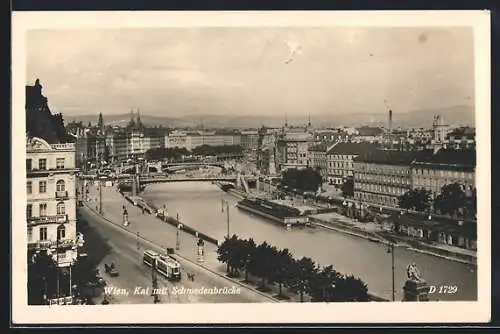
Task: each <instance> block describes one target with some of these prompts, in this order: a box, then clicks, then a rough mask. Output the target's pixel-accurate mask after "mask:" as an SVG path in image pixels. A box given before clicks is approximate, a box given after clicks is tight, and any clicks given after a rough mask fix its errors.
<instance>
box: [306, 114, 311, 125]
mask: <svg viewBox="0 0 500 334" xmlns="http://www.w3.org/2000/svg"><path fill="white" fill-rule="evenodd" d="M307 126H311V113H308V114H307Z"/></svg>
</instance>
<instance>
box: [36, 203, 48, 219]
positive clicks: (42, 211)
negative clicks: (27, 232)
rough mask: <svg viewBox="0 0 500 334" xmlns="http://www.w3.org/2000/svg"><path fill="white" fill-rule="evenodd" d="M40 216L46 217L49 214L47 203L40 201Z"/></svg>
mask: <svg viewBox="0 0 500 334" xmlns="http://www.w3.org/2000/svg"><path fill="white" fill-rule="evenodd" d="M38 210H39V211H38V212H39V214H38V216H40V217H44V216H46V215H47V203H40V205H39V206H38Z"/></svg>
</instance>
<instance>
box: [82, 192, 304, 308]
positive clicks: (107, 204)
mask: <svg viewBox="0 0 500 334" xmlns="http://www.w3.org/2000/svg"><path fill="white" fill-rule="evenodd" d="M97 195H98V192H97V191H96V189H95V187H91V188H90V197H94V198H96V196H97ZM102 196H103V198H102V202H103V216H104V217H105V218H106V219H108V220H110V221H112V222H114V223H115V224H121V222H122V210H123V205H125V207H126V209H127V211H128V220H129V222H130V225H129V226H128V227H126V229H127V230H129V231H130V232H133V233H135V234H136V235H138V237H137V242H141V243H142V242H143V241H144V240H146V241H147V242H151V243H153V244H154V245H156V246H159V247H161V248H163V249H165V250H166V248H175V246H176V240H177V229H176V228H175V227H174V226H172V225H170V224H168V223H165V222H163V221H161V220H160V219H158V218H157V217H156V216H154V215H150V214H147V213H145V214H143V213H142V210H141V209H140V208H138V207H136V206H133V205H131V204H130V203H129V202H128V201H126V200H125V198H124V197H123V196H122V195H121V194H120V193H119V192H117V191H116V190H115V189H114V188H111V187H109V188H106V187H103V189H102ZM95 202H96V201H95V200H94V201H93V202H92V203H91V205H89V208H90V209H92V210H94V209H95V208H96V206H95ZM196 243H197V238H195V237H194V236H193V235H191V234H188V233H184V232H182V230H181V232H180V233H179V245H180V249H179V250H175V254H177V255H178V256H180V257H182V258H184V259H186V260H188V261H190V262H192V263H194V264H197V265H199V266H201V267H203V268H205V269H206V270H209V271H212V272H214V273H216V274H217V275H219V276H223V277H225V278H226V279H228V280H230V281H233V282H234V283H237V284H239V285H244V286H246V287H247V288H249V289H251V290H254V291H255V292H256V293H258V294H263V292H261V291H258V290H257V289H256V288H257V287H258V285H259V283H260V279H257V278H250V281H251V283H253V284H243V283H242V281H243V280H244V278H245V277H244V273H242V275H241V277H239V278H229V277H227V276H226V265H225V264H223V263H221V262H219V261H218V260H217V246H216V245H214V244H212V243H209V242H205V256H204V262H203V263H199V262H198V256H197V245H196ZM267 286H268V287H269V288H270V291H269V292H266V293H265V295H267V296H268V297H269V298H271V299H274V298H273V296H275V295H277V294H278V292H279V291H278V287H277V285H271V284H268V285H267ZM283 292H284V293H286V294H287V295H288V296H289V297H290V299H288V300H286V301H289V302H299V301H300V296H298V295H295V294H292V293H290V292H288V291H287V289H285V288H283ZM274 301H278V300H276V299H274ZM304 301H308V298H307V297H306V296H305V298H304Z"/></svg>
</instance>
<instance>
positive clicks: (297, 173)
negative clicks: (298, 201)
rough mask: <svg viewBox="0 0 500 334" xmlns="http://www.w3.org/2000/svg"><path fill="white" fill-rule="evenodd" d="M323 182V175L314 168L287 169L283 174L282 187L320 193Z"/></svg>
mask: <svg viewBox="0 0 500 334" xmlns="http://www.w3.org/2000/svg"><path fill="white" fill-rule="evenodd" d="M322 182H323V178H322V176H321V174H320V173H319V172H318V171H317V170H315V169H313V168H304V169H287V170H286V171H284V172H283V176H282V179H281V185H282V186H287V187H289V188H292V189H297V190H299V191H303V192H304V191H313V192H316V191H318V189H319V187H320V185H321V184H322Z"/></svg>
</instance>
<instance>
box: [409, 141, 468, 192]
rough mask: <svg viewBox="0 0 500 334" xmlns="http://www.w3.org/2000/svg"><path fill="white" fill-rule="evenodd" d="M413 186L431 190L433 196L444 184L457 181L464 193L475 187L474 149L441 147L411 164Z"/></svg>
mask: <svg viewBox="0 0 500 334" xmlns="http://www.w3.org/2000/svg"><path fill="white" fill-rule="evenodd" d="M411 167H412V173H411V175H412V186H413V188H424V189H427V190H429V191H431V193H432V196H433V197H434V198H435V197H436V196H437V195H439V194H440V192H441V188H442V187H443V186H444V185H447V184H452V183H458V184H461V185H462V186H463V190H464V191H465V192H466V194H470V193H472V191H473V190H474V189H475V187H476V183H475V181H476V151H475V150H474V149H468V150H454V149H441V150H439V151H437V152H436V153H434V154H432V155H428V156H424V157H421V158H419V159H416V160H415V161H413V162H412V164H411Z"/></svg>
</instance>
